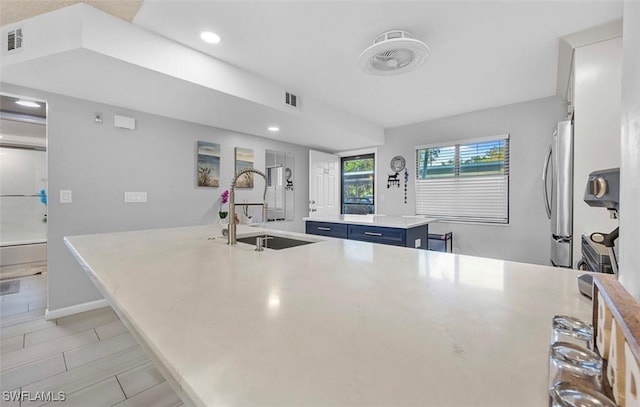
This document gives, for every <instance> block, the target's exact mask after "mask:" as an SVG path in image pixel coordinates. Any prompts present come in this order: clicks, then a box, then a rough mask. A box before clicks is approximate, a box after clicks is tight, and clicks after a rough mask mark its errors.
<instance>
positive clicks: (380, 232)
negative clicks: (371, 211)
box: [303, 215, 437, 249]
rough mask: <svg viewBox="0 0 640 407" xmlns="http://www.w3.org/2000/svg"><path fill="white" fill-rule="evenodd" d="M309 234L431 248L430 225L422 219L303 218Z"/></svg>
mask: <svg viewBox="0 0 640 407" xmlns="http://www.w3.org/2000/svg"><path fill="white" fill-rule="evenodd" d="M303 220H304V221H305V231H306V233H308V234H312V235H320V236H330V237H338V238H341V239H351V240H360V241H363V242H371V243H381V244H388V245H393V246H403V247H413V248H416V249H428V248H429V239H428V236H429V223H432V222H436V221H437V219H434V218H425V217H423V216H387V215H325V216H319V215H315V216H313V217H307V218H303Z"/></svg>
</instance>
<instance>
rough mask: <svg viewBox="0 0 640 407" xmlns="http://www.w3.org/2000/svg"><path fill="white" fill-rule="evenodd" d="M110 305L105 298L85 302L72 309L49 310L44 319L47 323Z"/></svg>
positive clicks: (45, 312) (73, 306)
mask: <svg viewBox="0 0 640 407" xmlns="http://www.w3.org/2000/svg"><path fill="white" fill-rule="evenodd" d="M108 306H109V303H107V300H105V299H104V298H103V299H101V300H95V301H90V302H85V303H82V304H78V305H72V306H70V307H64V308H58V309H54V310H49V308H47V309H46V310H45V311H44V319H46V320H47V321H49V320H52V319H58V318H62V317H68V316H69V315H74V314H79V313H81V312H87V311H92V310H94V309H98V308H104V307H108Z"/></svg>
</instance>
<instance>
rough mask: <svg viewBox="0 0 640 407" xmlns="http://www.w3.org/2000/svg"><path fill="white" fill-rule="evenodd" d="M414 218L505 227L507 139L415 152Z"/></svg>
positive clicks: (423, 149)
mask: <svg viewBox="0 0 640 407" xmlns="http://www.w3.org/2000/svg"><path fill="white" fill-rule="evenodd" d="M415 194H416V200H415V201H416V214H419V215H426V216H429V217H435V218H444V219H449V220H454V221H466V222H487V223H509V135H504V136H496V137H494V138H490V139H482V140H480V141H479V140H477V139H476V140H470V141H467V142H465V141H461V142H457V143H456V144H448V145H447V144H442V145H440V146H438V145H436V146H428V147H424V146H418V147H416V188H415Z"/></svg>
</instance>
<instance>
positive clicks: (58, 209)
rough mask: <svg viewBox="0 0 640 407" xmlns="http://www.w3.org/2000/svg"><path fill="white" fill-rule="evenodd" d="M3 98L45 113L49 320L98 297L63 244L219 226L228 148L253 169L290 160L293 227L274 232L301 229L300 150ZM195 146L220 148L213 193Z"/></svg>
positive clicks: (21, 91) (55, 102)
mask: <svg viewBox="0 0 640 407" xmlns="http://www.w3.org/2000/svg"><path fill="white" fill-rule="evenodd" d="M1 90H2V91H3V92H9V93H12V94H18V95H22V96H29V97H33V98H38V99H44V100H46V101H47V103H48V107H49V110H48V175H49V196H50V200H49V223H48V228H49V230H48V241H49V247H48V266H49V304H48V308H49V311H56V310H59V309H62V308H65V307H69V306H73V305H76V304H82V303H86V302H90V301H94V300H98V299H100V298H102V297H101V295H100V294H99V293H98V292H97V290H96V289H95V288H94V287H93V284H92V283H91V282H90V281H89V279H88V278H87V277H86V276H85V274H84V272H83V271H82V270H81V268H80V266H79V265H78V264H77V262H76V261H75V260H74V258H73V257H72V256H71V254H70V252H69V250H68V249H67V248H66V247H65V246H64V243H63V240H62V239H63V237H64V236H67V235H75V234H86V233H100V232H114V231H123V230H134V229H150V228H161V227H173V226H182V225H197V224H212V223H214V222H216V221H217V212H218V205H219V198H220V194H221V193H222V191H223V190H225V189H228V188H229V185H230V183H231V179H232V177H233V174H234V172H235V171H234V147H246V148H252V149H253V150H254V154H255V167H256V168H258V169H264V163H265V150H266V149H271V150H277V151H285V152H292V153H294V154H295V167H294V168H295V169H294V178H295V182H296V184H297V186H298V188H295V191H294V192H295V218H296V221H295V222H284V223H278V224H277V228H279V229H288V230H295V231H303V230H304V225H303V222H302V217H303V216H306V215H307V201H308V190H307V188H306V187H301V184H302V185H305V186H306V183H307V179H308V149H307V148H306V147H302V146H298V145H294V144H288V143H282V142H278V141H274V140H269V139H265V138H260V137H255V136H250V135H247V134H240V133H236V132H233V131H227V130H223V129H219V128H214V127H209V126H204V125H198V124H193V123H189V122H184V121H179V120H174V119H169V118H166V117H161V116H155V115H150V114H146V113H141V112H136V111H128V110H123V109H120V108H118V107H114V106H109V105H104V104H99V103H93V102H88V101H85V100H80V99H74V98H70V97H66V96H61V95H57V94H51V93H44V92H41V91H36V90H31V89H26V88H18V87H15V86H12V85H7V84H2V88H1ZM211 109H215V106H211ZM96 112H100V113H102V114H103V123H102V124H101V125H98V124H95V123H94V120H93V117H94V113H96ZM115 114H119V115H125V116H132V117H135V118H136V120H137V130H135V131H129V130H122V129H116V128H114V127H113V117H114V115H115ZM198 140H203V141H210V142H216V143H219V144H220V145H221V169H220V172H221V178H220V185H221V187H219V188H200V187H196V178H195V168H196V164H195V162H196V161H195V160H196V158H195V157H196V143H197V141H198ZM262 188H263V184H262V180H261V179H256V182H255V188H254V189H253V190H251V191H249V190H242V191H241V192H239V193H238V194H237V200H238V201H240V202H242V200H243V199H244V198H248V199H261V197H262V191H263V189H262ZM63 189H69V190H71V191H72V194H73V203H71V204H61V203H59V201H58V199H57V198H58V193H59V191H60V190H63ZM125 191H146V192H147V193H148V203H146V204H125V203H124V202H123V199H124V192H125ZM256 210H257V209H256ZM258 213H259V211H258Z"/></svg>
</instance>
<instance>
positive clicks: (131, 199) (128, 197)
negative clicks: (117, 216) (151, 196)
mask: <svg viewBox="0 0 640 407" xmlns="http://www.w3.org/2000/svg"><path fill="white" fill-rule="evenodd" d="M124 201H125V202H126V203H145V202H147V193H146V192H125V193H124Z"/></svg>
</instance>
